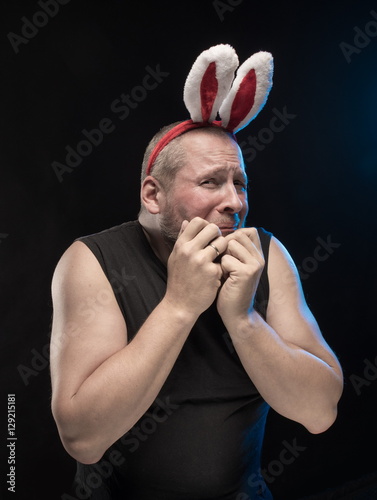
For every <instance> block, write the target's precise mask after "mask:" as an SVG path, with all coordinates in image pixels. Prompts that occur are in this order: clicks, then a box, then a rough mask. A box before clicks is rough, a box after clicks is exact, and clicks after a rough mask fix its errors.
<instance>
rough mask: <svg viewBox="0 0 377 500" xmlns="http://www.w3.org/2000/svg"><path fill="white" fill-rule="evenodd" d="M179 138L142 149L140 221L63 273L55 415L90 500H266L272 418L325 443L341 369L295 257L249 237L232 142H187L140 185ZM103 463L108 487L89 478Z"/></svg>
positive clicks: (83, 245) (266, 237) (211, 134)
mask: <svg viewBox="0 0 377 500" xmlns="http://www.w3.org/2000/svg"><path fill="white" fill-rule="evenodd" d="M174 126H175V125H172V126H170V127H168V128H167V129H163V130H162V131H161V132H160V133H159V134H157V136H156V137H155V138H154V139H153V140H152V142H151V144H150V146H149V147H148V149H147V151H146V155H145V159H144V164H143V165H144V166H143V174H142V185H141V203H142V209H141V212H140V214H139V219H138V221H136V222H131V223H126V224H123V225H121V226H118V227H116V228H113V229H111V230H109V231H104V232H102V233H99V234H97V235H92V236H89V237H85V238H82V239H81V240H79V241H76V242H74V243H73V244H72V245H71V247H70V248H69V249H68V250H67V251H66V252H65V254H64V255H63V257H62V259H61V260H60V262H59V264H58V266H57V268H56V271H55V275H54V278H53V285H52V295H53V303H54V319H53V331H52V345H51V375H52V409H53V414H54V417H55V419H56V422H57V426H58V429H59V433H60V436H61V439H62V442H63V444H64V446H65V448H66V449H67V451H68V453H70V454H71V455H72V456H73V457H74V458H75V459H76V460H77V461H78V462H79V463H80V464H86V465H80V466H79V471H80V480H81V488H82V489H81V490H80V491H84V492H85V493H86V494H87V495H89V493H90V494H91V495H92V496H91V497H90V498H128V499H135V500H136V499H137V500H143V499H147V498H148V499H153V500H158V499H190V500H194V499H199V498H200V499H209V498H213V499H214V498H216V499H223V500H226V499H227V500H230V499H232V500H245V499H266V498H271V496H270V493H269V491H268V489H267V487H266V485H265V483H264V481H263V478H262V477H261V476H260V475H259V461H260V453H261V446H262V439H263V432H264V424H265V419H266V416H267V411H268V408H269V407H270V406H271V407H272V408H274V409H275V410H276V411H277V412H278V413H280V414H281V415H283V416H285V417H287V418H289V419H292V420H294V421H296V422H299V423H301V424H302V425H304V426H305V427H306V428H307V429H308V431H309V432H311V433H320V432H323V431H325V430H326V429H327V428H328V427H329V426H331V424H332V423H333V422H334V420H335V418H336V411H337V410H336V408H337V403H338V400H339V398H340V395H341V392H342V372H341V368H340V366H339V363H338V361H337V359H336V357H335V355H334V354H333V352H332V351H331V349H330V348H329V346H328V345H327V344H326V342H325V341H324V339H323V337H322V335H321V333H320V330H319V328H318V325H317V323H316V321H315V319H314V318H313V316H312V314H311V313H310V311H309V309H308V307H307V305H306V303H305V300H304V297H303V293H302V290H301V285H300V282H299V278H298V273H297V270H296V267H295V265H294V263H293V262H292V259H291V258H290V256H289V255H288V252H287V251H286V250H285V248H284V247H283V246H282V244H281V243H280V242H279V241H278V240H277V239H276V238H275V237H273V236H272V235H270V233H267V232H266V231H264V230H257V229H256V228H246V227H244V225H245V220H246V216H247V213H248V199H247V177H246V173H245V168H244V163H243V159H242V154H241V151H240V149H239V147H238V145H237V143H236V141H235V140H234V138H233V136H232V135H231V134H229V133H227V132H226V131H225V130H223V129H222V128H220V127H215V126H208V127H203V128H200V127H199V128H197V129H194V130H189V131H187V132H185V133H183V134H181V135H179V136H178V137H176V138H175V139H174V140H172V141H171V142H170V143H169V144H168V145H167V146H165V148H164V149H163V150H162V151H161V152H160V154H159V155H158V158H157V159H156V161H155V162H154V165H153V170H152V171H151V172H150V173H149V175H147V173H148V172H147V173H146V170H147V169H146V165H147V163H148V158H149V157H150V155H151V151H152V150H153V148H154V147H155V145H156V143H158V141H159V140H160V139H161V137H163V136H164V134H166V132H167V131H168V130H171V129H172V128H174ZM119 277H123V279H120V278H119ZM88 304H91V308H90V311H91V313H92V314H89V312H88ZM115 452H116V455H115V454H114V453H115ZM111 457H113V461H112V462H111ZM114 457H116V458H117V463H116V464H115V459H114ZM101 460H102V464H106V466H107V469H106V470H107V472H108V473H107V474H103V469H104V465H102V467H99V466H98V467H97V468H96V466H93V465H89V464H95V463H97V462H100V461H101ZM109 464H111V467H110V466H109ZM96 471H97V472H96ZM109 471H110V472H109ZM90 474H91V476H90ZM93 474H94V476H93ZM95 474H97V476H95ZM105 476H106V477H105ZM93 477H97V479H98V481H97V482H96V481H94V480H93ZM89 478H91V480H89ZM99 479H100V480H99ZM88 497H89V496H82V497H80V498H88Z"/></svg>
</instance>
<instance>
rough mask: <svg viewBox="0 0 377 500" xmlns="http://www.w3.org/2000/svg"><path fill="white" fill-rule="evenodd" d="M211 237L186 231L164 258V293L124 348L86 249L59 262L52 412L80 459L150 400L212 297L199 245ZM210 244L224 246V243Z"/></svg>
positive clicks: (104, 444)
mask: <svg viewBox="0 0 377 500" xmlns="http://www.w3.org/2000/svg"><path fill="white" fill-rule="evenodd" d="M218 234H219V231H218V228H217V227H216V226H215V225H213V224H212V225H209V224H208V223H206V222H205V221H201V220H194V221H192V222H191V223H190V225H189V226H187V228H186V230H185V231H184V232H183V233H182V235H181V238H180V239H179V242H177V244H176V247H175V249H174V251H173V252H172V255H171V258H170V259H169V264H168V276H169V278H168V286H167V292H166V295H165V296H164V298H163V299H162V301H161V302H160V304H159V305H158V306H157V307H156V308H155V309H154V311H153V312H152V313H151V315H150V316H149V317H148V318H147V319H146V321H145V323H144V324H143V326H142V327H141V329H140V330H139V332H138V333H137V335H136V336H135V338H134V339H133V340H132V342H130V343H127V330H126V324H125V321H124V318H123V316H122V314H121V311H120V309H119V307H118V304H117V302H116V299H115V296H114V294H113V291H112V289H111V285H110V283H109V282H108V280H107V278H106V277H105V275H104V273H103V271H102V269H101V268H100V266H99V264H98V262H97V260H96V258H95V257H94V255H93V254H92V253H91V252H90V250H89V249H88V248H87V247H86V246H85V245H84V244H83V243H81V242H76V243H74V244H73V245H72V246H71V247H70V248H69V249H68V251H67V252H66V253H65V255H64V256H63V257H62V259H61V260H60V262H59V264H58V266H57V268H56V271H55V275H54V278H53V284H52V296H53V305H54V318H53V328H52V339H51V379H52V410H53V414H54V417H55V420H56V423H57V426H58V429H59V433H60V436H61V439H62V442H63V444H64V446H65V447H66V449H67V451H68V452H69V453H70V454H71V455H72V456H73V457H74V458H76V459H77V460H79V461H80V462H83V463H94V462H96V461H98V460H99V459H100V458H101V456H102V455H103V453H104V452H105V451H106V449H107V448H108V447H109V446H110V445H111V444H112V443H114V442H115V441H116V440H117V439H119V438H120V437H121V436H122V435H123V434H124V433H125V432H127V431H128V430H129V429H130V428H131V427H132V426H133V425H134V424H135V423H136V422H137V420H138V419H139V418H140V417H141V416H142V415H143V414H144V413H145V411H146V410H147V409H148V408H149V407H150V405H151V404H152V403H153V401H154V399H155V398H156V396H157V394H158V392H159V391H160V389H161V387H162V385H163V383H164V382H165V380H166V378H167V376H168V374H169V373H170V370H171V368H172V367H173V365H174V362H175V361H176V359H177V356H178V354H179V352H180V350H181V348H182V346H183V344H184V342H185V340H186V338H187V336H188V335H189V332H190V330H191V328H192V326H193V325H194V323H195V321H196V319H197V317H198V316H199V315H200V314H201V312H203V310H205V309H207V308H208V307H209V305H210V304H211V303H212V302H213V301H214V299H215V297H216V294H217V291H218V287H219V286H220V277H221V268H220V265H219V264H215V263H214V262H213V261H212V259H214V255H213V254H214V252H213V249H211V248H206V246H207V244H208V242H209V241H211V240H213V239H214V238H216V236H218ZM216 244H217V246H220V247H221V246H222V248H223V249H225V246H226V244H225V240H224V238H222V237H220V238H218V239H217V240H216ZM87 304H92V309H91V311H93V314H92V315H89V314H87V312H88V307H87Z"/></svg>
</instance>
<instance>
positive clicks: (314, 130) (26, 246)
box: [0, 0, 377, 500]
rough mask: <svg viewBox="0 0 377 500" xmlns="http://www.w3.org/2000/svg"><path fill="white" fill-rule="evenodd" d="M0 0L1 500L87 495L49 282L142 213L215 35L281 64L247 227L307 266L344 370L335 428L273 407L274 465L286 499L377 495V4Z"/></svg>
mask: <svg viewBox="0 0 377 500" xmlns="http://www.w3.org/2000/svg"><path fill="white" fill-rule="evenodd" d="M1 6H2V12H1V29H0V37H1V66H0V71H1V79H0V85H1V97H0V102H1V112H0V115H1V141H0V142H1V185H0V189H1V195H0V203H1V212H0V213H1V221H0V261H1V293H2V296H1V307H2V315H1V390H2V394H1V405H0V408H1V418H2V420H1V422H2V426H1V441H0V446H1V451H0V456H1V477H0V481H1V489H2V491H4V495H2V498H3V497H4V498H16V499H34V498H35V499H40V500H45V499H46V500H50V499H51V500H54V499H61V498H77V497H76V496H75V495H74V494H73V493H72V492H70V484H71V480H72V476H73V474H74V471H75V464H74V462H73V460H72V459H71V458H70V457H69V456H68V455H67V454H66V452H65V451H64V449H63V448H62V446H61V444H60V441H59V438H58V434H57V431H56V428H55V425H54V422H53V419H52V416H51V413H50V380H49V369H48V342H49V327H50V320H51V299H50V283H51V277H52V273H53V270H54V267H55V265H56V262H57V260H58V259H59V257H60V255H61V254H62V253H63V251H64V250H65V249H66V248H67V246H69V244H70V243H71V242H72V240H73V239H74V238H76V237H78V236H80V235H84V234H88V233H91V232H95V231H99V230H101V229H104V228H106V227H109V226H112V225H115V224H118V223H121V222H123V221H124V220H126V219H133V218H135V217H136V215H137V212H138V206H139V202H138V196H139V194H138V191H139V188H138V178H139V166H140V163H141V159H142V155H143V151H144V148H145V146H146V144H147V141H148V139H149V138H150V137H151V135H153V134H154V133H155V131H156V130H157V129H158V128H160V126H162V125H164V124H166V123H170V122H172V121H176V120H180V119H185V118H187V112H186V110H185V107H184V104H183V100H182V88H183V84H184V81H185V78H186V75H187V72H188V71H189V69H190V67H191V64H192V63H193V61H194V60H195V58H196V57H197V55H198V54H199V53H200V52H201V51H202V50H205V49H207V48H209V47H210V46H212V45H215V44H217V43H229V44H231V45H233V46H234V47H235V49H236V51H237V53H238V55H239V59H240V61H241V62H242V61H243V60H245V59H246V58H247V57H249V55H251V54H252V53H253V52H256V51H258V50H267V51H270V52H272V53H273V55H274V58H275V74H274V87H273V89H272V92H271V94H270V98H269V101H268V103H267V105H266V107H265V108H264V110H263V112H262V113H261V114H260V115H259V116H258V117H257V119H256V120H255V121H254V122H253V123H252V124H251V125H249V127H247V128H246V129H244V130H243V131H241V132H240V133H239V135H238V139H239V142H240V143H241V145H242V147H243V149H244V153H245V158H246V160H247V166H248V172H249V176H250V180H251V188H250V201H251V210H250V215H249V224H250V225H258V226H263V227H265V228H267V229H268V230H270V231H272V232H273V233H274V234H275V235H276V236H277V237H278V238H279V239H280V240H281V241H283V243H284V244H285V245H286V246H287V248H288V250H289V251H290V253H291V254H292V256H293V257H294V259H295V261H296V263H297V265H298V266H299V268H300V273H301V276H302V281H303V286H304V290H305V294H306V297H307V300H308V302H309V304H310V307H311V308H312V310H313V312H314V314H315V315H316V317H317V319H318V321H319V323H320V326H321V328H322V330H323V333H324V335H325V337H326V339H327V341H328V342H329V344H330V345H331V346H332V348H333V349H334V350H335V352H336V353H337V355H338V356H339V358H340V361H341V363H342V365H343V368H344V375H345V391H344V395H343V397H342V400H341V402H340V405H339V417H338V419H337V421H336V423H335V424H334V425H333V426H332V428H331V429H330V430H328V431H327V432H325V433H324V434H321V435H315V436H313V435H310V434H309V433H308V432H307V431H306V430H305V429H304V428H303V427H302V426H300V425H298V424H296V423H294V422H290V421H288V420H286V419H283V418H282V417H280V416H278V415H276V414H275V413H274V412H271V414H270V416H269V420H268V424H267V434H266V439H265V452H264V457H263V469H264V474H265V475H266V477H267V478H268V482H269V485H270V488H271V490H272V491H273V492H274V494H275V496H276V499H278V500H279V499H280V500H294V499H296V498H297V499H298V498H304V497H309V496H310V497H311V496H312V495H316V498H317V497H318V498H319V494H320V493H321V492H324V491H328V493H327V494H326V495H324V496H321V498H330V497H331V498H332V497H334V498H343V497H344V498H346V497H345V496H343V493H340V491H346V490H347V491H355V490H356V488H358V491H359V490H360V488H361V489H363V488H364V489H363V491H364V490H365V489H368V491H369V493H366V494H365V495H367V496H363V497H362V498H377V494H376V493H371V492H370V489H371V486H368V485H370V483H371V482H373V479H374V473H375V471H376V470H377V458H376V427H377V423H376V417H377V412H376V392H377V391H376V388H377V368H376V365H377V358H376V356H377V349H376V326H375V321H374V317H375V309H376V299H377V296H376V257H375V252H376V233H375V230H376V179H377V172H376V168H377V152H376V139H377V134H376V124H375V115H376V112H377V90H376V89H377V63H376V60H377V3H376V2H372V1H367V0H365V1H358V2H350V1H343V2H321V1H317V2H312V3H304V2H302V3H298V2H294V3H292V4H289V3H287V2H272V1H265V2H259V3H257V2H254V1H251V0H223V1H211V0H202V1H201V2H193V1H191V2H185V1H183V2H173V1H172V2H167V1H156V2H142V1H137V0H134V1H133V2H130V1H121V0H118V1H116V0H108V1H105V0H91V1H89V0H82V1H81V0H71V1H67V0H64V1H63V0H61V2H59V3H57V2H55V1H53V0H40V1H39V2H35V1H24V2H22V1H18V0H15V1H12V0H6V1H3V2H2V4H1ZM147 75H150V76H147ZM153 75H154V76H153ZM152 87H153V88H152ZM122 94H123V95H125V96H127V95H129V96H130V101H129V104H128V105H127V104H121V103H120V99H121V98H122V97H121V96H122ZM121 106H123V107H122V108H121ZM274 116H277V117H278V116H280V117H281V116H283V117H284V118H280V119H279V120H278V119H275V120H274V119H273V117H274ZM277 123H278V124H279V130H277V129H276V124H277ZM99 126H102V128H103V129H105V130H106V133H103V137H102V138H101V136H99V135H97V136H95V134H94V133H92V140H93V141H94V139H96V141H97V144H96V145H91V146H90V145H89V146H88V144H89V143H87V144H85V143H83V142H81V141H83V140H84V139H86V138H85V133H90V132H91V131H93V129H98V127H99ZM83 131H87V132H83ZM70 148H72V149H70ZM72 150H75V151H77V150H79V152H80V153H81V158H80V157H78V156H77V155H75V154H74V153H72ZM68 151H70V152H71V153H70V155H69V154H68ZM67 155H68V158H66V157H67ZM67 161H69V162H70V164H71V166H70V165H69V164H68V163H67ZM53 165H55V168H54V167H53ZM64 165H65V167H64ZM7 394H15V399H16V437H17V441H15V443H16V456H15V460H16V476H15V483H16V488H15V489H16V492H15V493H12V492H10V491H8V490H7V488H8V487H9V486H10V484H12V483H8V484H7V479H10V477H9V476H8V477H7V474H8V473H9V472H10V464H8V463H7V462H8V459H9V458H14V457H13V454H12V453H13V452H12V448H11V447H7V444H9V443H12V442H13V441H11V440H9V439H7V438H8V437H9V434H8V428H7V422H6V416H7ZM10 402H12V400H10ZM289 446H290V447H291V448H292V447H293V448H294V449H295V451H294V453H293V455H290V457H292V456H294V460H289V463H288V461H287V460H284V459H283V457H285V456H286V454H284V453H283V450H284V449H285V448H287V447H289ZM360 485H361V486H360ZM334 489H336V491H337V493H333V494H330V493H329V491H332V490H334ZM64 494H66V496H64ZM68 494H70V495H71V496H70V497H69V496H67V495H68ZM331 495H332V496H331ZM79 498H82V497H79ZM125 498H126V497H125ZM347 498H361V496H360V497H357V494H356V493H353V494H351V496H349V497H347Z"/></svg>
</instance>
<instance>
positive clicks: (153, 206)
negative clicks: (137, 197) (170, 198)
mask: <svg viewBox="0 0 377 500" xmlns="http://www.w3.org/2000/svg"><path fill="white" fill-rule="evenodd" d="M140 194H141V201H142V203H143V205H144V207H145V208H146V209H147V211H148V212H149V213H151V214H158V213H160V208H161V201H162V198H163V189H162V188H161V185H160V183H159V182H158V180H157V179H155V178H154V177H153V176H152V175H148V176H147V177H146V178H145V179H144V181H143V183H142V185H141V191H140Z"/></svg>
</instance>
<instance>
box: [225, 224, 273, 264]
mask: <svg viewBox="0 0 377 500" xmlns="http://www.w3.org/2000/svg"><path fill="white" fill-rule="evenodd" d="M249 229H254V228H249ZM226 239H227V240H228V244H229V243H230V242H231V241H238V242H239V243H240V244H241V245H242V246H244V247H245V248H247V249H248V251H249V252H250V253H251V254H252V255H254V256H256V257H257V256H258V255H259V256H260V257H261V258H262V259H264V255H263V250H262V246H261V243H260V239H259V235H258V233H256V235H255V234H253V232H252V231H250V232H246V231H244V230H243V229H238V230H237V231H235V232H234V233H232V234H230V235H228V236H226Z"/></svg>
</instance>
